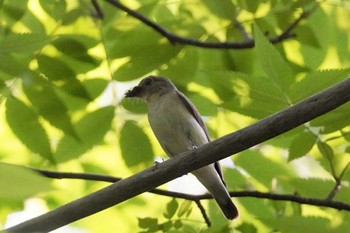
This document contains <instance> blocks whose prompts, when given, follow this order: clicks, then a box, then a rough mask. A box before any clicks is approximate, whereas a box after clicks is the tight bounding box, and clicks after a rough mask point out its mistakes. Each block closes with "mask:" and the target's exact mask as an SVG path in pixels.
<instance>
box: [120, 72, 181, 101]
mask: <svg viewBox="0 0 350 233" xmlns="http://www.w3.org/2000/svg"><path fill="white" fill-rule="evenodd" d="M175 90H176V87H175V85H174V84H173V83H172V82H171V81H170V80H169V79H167V78H164V77H157V76H148V77H146V78H144V79H142V80H141V82H140V83H139V85H137V86H135V87H134V88H132V89H131V90H129V91H127V92H126V93H125V97H126V98H132V97H136V98H142V99H144V100H146V101H150V100H151V99H152V98H153V97H160V96H162V95H164V94H166V93H168V92H171V91H175Z"/></svg>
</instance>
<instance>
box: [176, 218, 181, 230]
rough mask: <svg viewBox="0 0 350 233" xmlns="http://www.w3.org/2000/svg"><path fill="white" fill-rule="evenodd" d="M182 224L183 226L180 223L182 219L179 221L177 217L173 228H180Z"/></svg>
mask: <svg viewBox="0 0 350 233" xmlns="http://www.w3.org/2000/svg"><path fill="white" fill-rule="evenodd" d="M182 226H183V224H182V221H181V220H180V219H177V220H176V221H175V222H174V228H175V229H180V228H181V227H182Z"/></svg>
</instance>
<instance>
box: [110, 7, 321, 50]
mask: <svg viewBox="0 0 350 233" xmlns="http://www.w3.org/2000/svg"><path fill="white" fill-rule="evenodd" d="M106 1H107V2H108V3H110V4H111V5H113V6H115V7H117V8H119V9H120V10H122V11H124V12H126V13H127V14H128V15H130V16H131V17H134V18H135V19H138V20H140V21H141V22H142V23H144V24H145V25H147V26H149V27H150V28H152V29H153V30H155V31H156V32H158V33H159V34H161V35H162V36H164V37H165V38H167V39H168V41H169V42H170V43H172V44H183V45H192V46H196V47H201V48H211V49H247V48H253V47H254V46H255V42H254V40H253V39H252V38H249V36H246V38H245V40H244V41H241V42H204V41H199V40H196V39H192V38H188V37H182V36H179V35H176V34H174V33H172V32H171V31H169V30H168V29H166V28H165V27H163V26H161V25H159V24H157V23H156V22H154V21H152V20H150V19H149V18H147V17H145V16H144V15H142V14H140V13H138V12H136V11H134V10H132V9H130V8H129V7H127V6H125V5H123V4H122V3H121V2H120V1H117V0H106ZM313 9H314V8H313ZM313 9H312V10H311V11H308V12H303V13H302V14H301V15H300V16H299V17H298V18H297V19H296V20H295V21H294V22H293V23H292V24H291V25H290V26H289V27H288V28H287V29H285V30H284V31H283V32H282V33H281V34H280V35H278V36H276V37H273V38H270V39H269V40H270V42H271V43H273V44H275V43H280V42H282V41H284V40H287V39H290V38H292V37H295V36H296V35H295V34H294V33H292V30H293V29H295V28H296V26H297V25H298V24H299V23H300V22H301V21H302V20H303V19H305V18H307V17H308V16H309V15H310V14H311V12H312V11H313ZM240 30H241V31H242V29H240Z"/></svg>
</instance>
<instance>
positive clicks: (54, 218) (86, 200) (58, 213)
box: [6, 78, 350, 232]
mask: <svg viewBox="0 0 350 233" xmlns="http://www.w3.org/2000/svg"><path fill="white" fill-rule="evenodd" d="M349 90H350V78H347V79H346V80H344V81H342V82H340V83H338V84H336V85H334V86H332V87H330V88H328V89H326V90H323V91H321V92H319V93H317V94H315V95H313V96H311V97H309V98H307V99H305V100H303V101H301V102H299V103H298V104H296V105H294V106H292V107H289V108H287V109H285V110H282V111H280V112H278V113H276V114H274V115H271V116H269V117H266V118H264V119H262V120H260V121H258V122H256V123H255V124H252V125H250V126H248V127H246V128H243V129H241V130H238V131H237V132H234V133H231V134H228V135H226V136H224V137H221V138H219V139H217V140H214V141H211V142H210V143H207V144H204V145H202V146H199V147H198V149H196V150H189V151H186V152H184V153H182V154H180V155H177V156H176V157H174V158H171V159H169V160H167V161H165V162H163V163H160V164H158V165H157V166H156V167H151V168H148V169H146V170H144V171H141V172H139V173H137V174H135V175H133V176H130V177H128V178H125V179H122V180H120V181H118V182H116V183H114V184H112V185H110V186H108V187H106V188H103V189H101V190H98V191H96V192H94V193H91V194H89V195H87V196H84V197H82V198H79V199H77V200H75V201H72V202H70V203H68V204H66V205H63V206H60V207H58V208H57V209H54V210H52V211H50V212H48V213H46V214H43V215H41V216H38V217H36V218H33V219H31V220H28V221H26V222H23V223H21V224H18V225H16V226H14V227H11V228H8V229H7V230H6V231H7V232H48V231H51V230H54V229H57V228H59V227H62V226H64V225H67V224H69V223H71V222H74V221H76V220H79V219H81V218H84V217H87V216H89V215H92V214H95V213H97V212H99V211H102V210H104V209H107V208H109V207H111V206H114V205H116V204H119V203H121V202H123V201H126V200H128V199H130V198H132V197H135V196H136V195H139V194H141V193H143V192H147V191H149V190H152V189H154V188H156V187H158V186H159V185H162V184H164V183H166V182H168V181H170V180H172V179H175V178H177V177H179V176H182V175H184V174H187V173H189V172H191V171H193V170H196V169H199V168H201V167H203V166H206V165H208V164H211V163H213V162H215V161H218V160H221V159H223V158H226V157H228V156H230V155H232V154H236V153H238V152H240V151H243V150H246V149H248V148H250V147H252V146H254V145H257V144H259V143H261V142H264V141H266V140H268V139H271V138H273V137H276V136H277V135H280V134H282V133H285V132H287V131H289V130H291V129H293V128H295V127H297V126H299V125H301V124H304V123H306V122H308V121H310V120H312V119H314V118H316V117H318V116H320V115H322V114H325V113H327V112H329V111H331V110H333V109H335V108H337V107H339V106H341V105H343V104H345V103H346V102H348V101H349V100H350V91H349Z"/></svg>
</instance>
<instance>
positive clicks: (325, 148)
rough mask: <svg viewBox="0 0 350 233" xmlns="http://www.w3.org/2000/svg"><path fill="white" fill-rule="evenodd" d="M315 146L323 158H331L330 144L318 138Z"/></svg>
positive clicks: (332, 152) (332, 153) (332, 154)
mask: <svg viewBox="0 0 350 233" xmlns="http://www.w3.org/2000/svg"><path fill="white" fill-rule="evenodd" d="M317 148H318V150H319V151H320V152H321V154H322V155H323V156H324V157H325V158H329V159H331V158H332V157H333V156H334V151H333V149H332V147H331V146H330V145H328V143H326V142H322V141H320V140H318V141H317Z"/></svg>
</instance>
